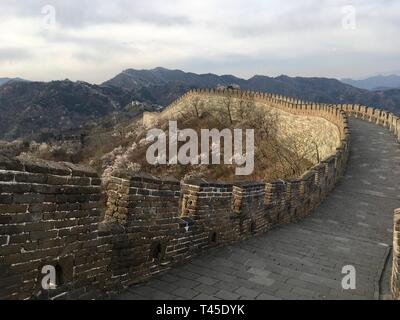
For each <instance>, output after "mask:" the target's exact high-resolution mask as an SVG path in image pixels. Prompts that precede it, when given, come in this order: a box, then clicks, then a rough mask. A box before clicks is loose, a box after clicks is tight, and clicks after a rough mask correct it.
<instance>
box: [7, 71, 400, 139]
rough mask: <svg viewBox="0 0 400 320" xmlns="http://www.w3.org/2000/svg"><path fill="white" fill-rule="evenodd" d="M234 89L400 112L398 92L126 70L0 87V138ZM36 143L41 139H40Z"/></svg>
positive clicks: (91, 122)
mask: <svg viewBox="0 0 400 320" xmlns="http://www.w3.org/2000/svg"><path fill="white" fill-rule="evenodd" d="M233 84H234V85H238V86H240V87H241V88H242V89H246V90H256V91H263V92H271V93H276V94H282V95H286V96H290V97H297V98H300V99H304V100H308V101H315V102H321V103H360V104H364V105H368V106H374V107H380V108H384V109H387V110H390V111H393V112H397V113H400V89H389V90H379V91H369V90H365V89H360V88H356V87H353V86H351V85H348V84H345V83H342V82H341V81H338V80H336V79H327V78H304V77H288V76H284V75H282V76H279V77H267V76H261V75H256V76H254V77H252V78H250V79H248V80H246V79H241V78H238V77H235V76H232V75H222V76H218V75H215V74H211V73H209V74H195V73H188V72H183V71H180V70H168V69H165V68H156V69H152V70H135V69H128V70H125V71H123V72H121V73H120V74H118V75H116V76H115V77H114V78H112V79H110V80H108V81H106V82H104V83H103V84H100V85H95V84H89V83H86V82H82V81H78V82H72V81H69V80H64V81H52V82H26V81H8V82H7V83H5V84H3V85H1V86H0V113H1V117H0V139H7V140H11V139H15V138H19V137H26V138H29V139H39V138H40V137H41V139H45V138H44V137H45V136H51V135H54V134H60V133H62V132H64V131H67V130H69V131H70V130H81V129H84V128H90V127H96V126H97V125H99V123H100V122H101V120H102V119H104V118H105V117H110V116H113V117H115V116H116V115H119V114H123V113H124V112H125V111H126V109H127V106H129V105H130V102H132V101H140V102H143V103H144V104H146V105H149V106H151V105H153V106H166V105H168V104H169V103H171V102H172V101H173V100H175V99H176V98H178V97H179V96H181V95H182V94H183V93H185V92H186V91H188V90H189V89H192V88H212V87H216V86H221V85H222V86H229V85H233ZM39 140H40V139H39Z"/></svg>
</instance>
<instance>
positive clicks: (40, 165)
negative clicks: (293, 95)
mask: <svg viewBox="0 0 400 320" xmlns="http://www.w3.org/2000/svg"><path fill="white" fill-rule="evenodd" d="M203 93H205V94H207V95H209V94H210V93H213V94H218V95H221V94H228V93H227V92H224V91H218V92H216V91H215V90H199V91H191V92H189V93H188V95H193V94H196V95H198V94H203ZM231 94H236V95H237V96H238V97H239V96H240V97H241V98H243V99H252V100H254V99H258V100H259V101H261V100H263V99H266V100H267V101H268V103H269V104H272V105H273V106H274V107H276V108H280V109H282V110H284V111H285V112H288V113H291V114H295V115H298V116H306V117H320V118H322V119H325V120H326V121H329V122H330V123H333V124H334V125H335V126H337V130H338V132H339V134H340V141H339V142H338V145H337V148H336V149H335V150H334V151H333V152H332V154H331V155H330V156H329V157H326V158H325V159H324V160H323V161H321V162H320V163H318V164H316V165H315V166H313V167H312V168H311V169H310V170H309V171H307V172H306V173H304V175H303V176H301V177H300V178H298V179H292V180H288V181H282V180H280V181H271V182H251V183H244V184H243V183H242V184H232V183H224V182H215V181H206V180H194V181H187V182H185V183H183V182H180V181H177V180H176V179H174V178H171V177H165V178H157V177H152V176H149V175H146V174H144V173H143V174H140V175H136V176H125V175H119V176H115V177H112V178H111V179H110V180H108V181H107V183H106V184H104V185H105V187H104V189H103V188H102V187H101V181H100V179H99V178H98V176H97V175H96V173H94V172H93V171H92V170H91V169H89V168H83V167H78V166H75V165H72V164H67V163H52V162H45V161H32V160H29V161H28V160H23V159H7V158H1V159H0V268H1V269H0V298H3V299H34V298H44V299H49V298H50V299H53V298H55V299H59V298H65V299H70V298H82V299H85V298H86V299H88V298H99V297H109V296H111V295H112V294H113V293H116V292H118V291H120V290H122V289H124V288H125V287H126V286H128V285H130V284H133V283H136V282H141V281H144V280H145V279H147V278H149V277H151V276H152V275H154V274H156V273H159V272H162V271H164V270H166V269H169V268H171V267H173V266H174V265H176V264H180V263H184V262H185V261H187V260H188V259H191V258H192V257H193V256H195V255H198V254H199V253H201V252H202V251H204V250H207V249H209V248H213V247H216V246H222V245H226V244H229V243H232V242H235V241H240V240H242V239H245V238H248V237H251V236H253V235H255V234H259V233H262V232H266V231H268V230H269V229H271V228H273V227H275V226H278V225H282V224H287V223H293V222H296V221H298V220H299V219H302V218H303V217H305V216H307V215H309V214H310V213H311V212H312V210H313V209H314V208H315V207H317V206H318V205H319V204H320V203H321V202H322V201H323V199H324V198H325V197H326V195H327V194H328V193H329V191H330V190H332V189H333V188H334V185H335V183H336V182H337V181H338V180H339V179H340V177H341V176H342V175H343V173H344V170H345V167H346V163H347V158H348V154H349V149H350V145H349V141H350V139H349V138H350V132H349V129H348V125H347V119H346V115H345V112H344V111H343V110H341V109H340V108H339V107H337V106H329V105H322V104H311V103H306V102H303V101H299V100H294V99H290V98H284V97H280V96H275V95H267V94H261V93H254V92H239V91H235V92H229V95H231ZM188 95H186V96H184V98H185V97H187V96H188ZM184 98H181V99H184ZM181 99H179V101H181ZM173 106H174V104H173V105H172V106H171V107H169V108H167V110H171V109H173ZM146 117H147V116H146V115H145V117H144V118H145V119H146ZM390 121H391V120H388V121H387V123H390ZM103 193H104V195H103ZM44 265H53V266H55V267H56V271H57V284H58V287H57V289H56V290H51V291H44V290H42V287H41V283H40V281H41V279H42V277H43V275H42V274H41V270H42V267H43V266H44Z"/></svg>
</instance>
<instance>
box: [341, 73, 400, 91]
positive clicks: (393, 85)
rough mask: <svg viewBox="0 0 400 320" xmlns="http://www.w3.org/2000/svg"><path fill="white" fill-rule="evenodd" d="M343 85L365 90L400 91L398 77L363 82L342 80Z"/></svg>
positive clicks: (377, 77) (370, 79)
mask: <svg viewBox="0 0 400 320" xmlns="http://www.w3.org/2000/svg"><path fill="white" fill-rule="evenodd" d="M341 81H342V82H343V83H346V84H349V85H351V86H353V87H356V88H360V89H366V90H389V89H400V76H398V75H394V74H393V75H389V76H375V77H371V78H367V79H364V80H352V79H343V80H341Z"/></svg>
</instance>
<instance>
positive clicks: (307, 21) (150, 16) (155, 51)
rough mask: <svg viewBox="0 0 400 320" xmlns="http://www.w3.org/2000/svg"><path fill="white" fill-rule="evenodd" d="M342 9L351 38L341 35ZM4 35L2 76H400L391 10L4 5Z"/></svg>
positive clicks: (236, 0) (367, 6) (269, 1)
mask: <svg viewBox="0 0 400 320" xmlns="http://www.w3.org/2000/svg"><path fill="white" fill-rule="evenodd" d="M45 5H53V6H54V7H55V9H56V22H57V24H56V27H55V28H54V29H52V30H47V29H43V28H42V27H41V26H40V21H41V19H43V16H42V14H41V9H42V7H43V6H45ZM347 5H353V6H355V9H356V19H357V28H356V29H355V30H345V29H343V27H342V19H343V12H342V8H343V6H347ZM0 26H1V27H2V30H3V34H0V70H2V72H4V73H5V74H2V75H0V76H8V75H18V76H22V77H23V76H25V77H27V78H41V79H52V78H65V77H69V78H71V79H73V78H79V79H82V80H88V81H95V82H102V81H104V80H105V79H107V78H108V77H110V76H113V75H114V74H115V73H117V72H119V71H121V70H122V69H126V68H129V67H134V68H149V67H154V66H158V65H163V66H166V67H171V68H183V69H186V70H188V71H195V72H216V73H221V74H222V73H233V74H236V75H238V76H243V77H249V76H251V75H253V74H256V73H257V74H261V73H264V74H270V75H277V74H281V73H287V74H290V75H320V76H330V77H344V76H346V77H348V76H352V77H362V76H366V75H369V74H375V73H378V72H386V71H390V70H400V61H399V60H398V58H396V57H398V55H399V54H400V47H399V45H398V40H397V38H398V33H399V31H400V30H399V29H400V1H396V0H352V1H348V0H302V1H298V0H287V1H281V0H230V1H223V0H193V1H190V2H189V1H187V0H170V1H168V2H167V1H165V0H148V1H143V0H114V1H106V0H69V1H65V0H21V1H17V2H16V1H15V0H2V1H1V3H0ZM10 62H12V63H11V64H10ZM87 70H89V71H87Z"/></svg>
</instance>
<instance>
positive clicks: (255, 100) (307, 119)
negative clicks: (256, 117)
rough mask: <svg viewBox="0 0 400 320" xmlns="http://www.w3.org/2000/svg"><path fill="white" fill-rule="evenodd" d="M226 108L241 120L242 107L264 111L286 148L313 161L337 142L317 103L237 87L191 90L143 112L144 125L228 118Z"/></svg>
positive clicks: (328, 152)
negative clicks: (157, 108) (203, 117)
mask: <svg viewBox="0 0 400 320" xmlns="http://www.w3.org/2000/svg"><path fill="white" fill-rule="evenodd" d="M228 107H229V113H230V117H231V118H232V119H233V120H236V119H242V117H243V114H242V112H241V111H242V110H243V109H244V108H250V109H257V110H260V111H262V112H264V113H265V114H266V115H267V117H269V118H270V119H273V120H272V121H274V122H276V124H277V125H276V128H277V131H276V133H277V137H278V138H279V139H281V141H282V142H283V143H285V142H286V147H287V148H288V149H292V151H293V152H302V153H304V154H305V157H306V158H307V159H308V160H310V161H311V162H312V163H314V164H316V163H317V162H318V161H320V159H323V158H325V157H327V156H329V155H331V154H332V153H334V151H335V149H336V148H337V146H338V145H340V132H339V130H338V126H337V124H336V123H333V122H332V118H329V119H326V118H324V117H321V116H320V112H319V109H318V110H317V106H316V105H313V104H311V103H305V102H300V101H294V100H293V101H291V99H287V98H282V100H280V99H278V98H277V97H275V98H274V95H268V94H261V93H256V92H243V91H238V90H213V89H211V90H192V91H190V92H189V93H187V94H186V95H185V96H184V98H182V99H179V100H178V101H177V102H175V103H173V104H172V105H171V106H169V107H168V108H166V109H164V110H163V111H161V112H146V113H145V114H144V116H143V124H144V125H145V126H146V127H148V128H150V127H154V126H157V124H158V123H159V122H166V121H168V120H179V119H180V118H181V117H182V116H184V115H186V116H187V115H188V114H191V115H192V116H193V117H194V118H196V117H197V116H201V115H203V114H206V113H207V114H212V113H214V114H215V116H216V117H221V116H225V117H227V110H228ZM297 107H298V108H299V110H298V111H296V108H297ZM313 108H316V110H315V112H310V110H311V109H313ZM317 150H318V151H317Z"/></svg>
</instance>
